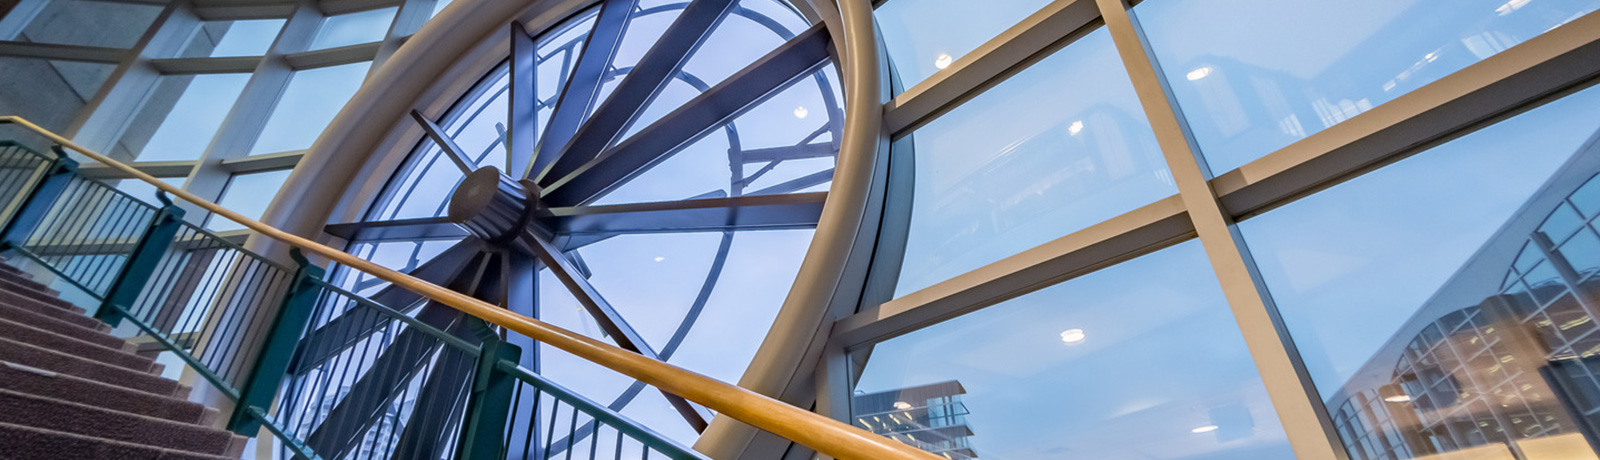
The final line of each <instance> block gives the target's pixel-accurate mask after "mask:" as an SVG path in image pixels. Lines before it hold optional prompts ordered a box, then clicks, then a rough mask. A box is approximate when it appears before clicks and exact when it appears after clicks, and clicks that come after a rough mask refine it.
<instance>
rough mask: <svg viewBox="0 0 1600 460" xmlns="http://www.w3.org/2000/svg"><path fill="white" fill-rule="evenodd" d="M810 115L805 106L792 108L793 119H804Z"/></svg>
mask: <svg viewBox="0 0 1600 460" xmlns="http://www.w3.org/2000/svg"><path fill="white" fill-rule="evenodd" d="M810 114H811V111H810V110H806V106H803V105H802V106H799V107H795V108H794V117H795V118H805V117H806V115H810Z"/></svg>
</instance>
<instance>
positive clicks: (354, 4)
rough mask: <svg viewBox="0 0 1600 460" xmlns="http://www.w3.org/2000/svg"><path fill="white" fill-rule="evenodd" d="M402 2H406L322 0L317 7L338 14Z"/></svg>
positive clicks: (398, 4) (328, 12) (329, 14)
mask: <svg viewBox="0 0 1600 460" xmlns="http://www.w3.org/2000/svg"><path fill="white" fill-rule="evenodd" d="M401 3H405V2H404V1H403V0H322V1H319V2H317V9H320V10H322V14H325V15H328V16H337V15H341V14H349V13H355V12H360V11H367V10H375V9H378V8H384V7H390V6H400V4H401Z"/></svg>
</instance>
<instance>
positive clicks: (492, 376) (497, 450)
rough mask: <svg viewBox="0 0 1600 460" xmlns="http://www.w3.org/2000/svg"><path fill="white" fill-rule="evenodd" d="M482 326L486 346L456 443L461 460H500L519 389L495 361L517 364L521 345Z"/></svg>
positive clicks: (515, 382)
mask: <svg viewBox="0 0 1600 460" xmlns="http://www.w3.org/2000/svg"><path fill="white" fill-rule="evenodd" d="M482 329H483V330H484V331H487V333H480V334H479V335H480V336H483V345H482V348H480V349H479V352H478V370H477V374H476V375H475V376H474V377H473V379H472V397H471V399H470V400H468V403H467V419H466V423H463V424H462V427H461V442H459V443H456V445H457V446H459V447H458V452H457V453H456V457H455V458H457V459H458V460H500V458H501V457H500V455H501V451H502V449H503V448H504V447H505V445H506V442H505V441H506V440H505V437H506V421H507V420H508V419H510V417H511V395H512V393H513V392H514V391H515V390H516V388H517V379H516V378H514V377H512V376H510V375H506V373H504V372H500V370H499V367H498V366H497V365H496V364H497V363H499V362H500V361H509V362H512V363H516V362H517V360H518V358H520V357H521V356H522V348H521V347H518V346H516V345H512V344H510V343H507V342H505V341H504V340H501V339H500V337H499V336H498V335H497V334H495V333H494V331H493V330H492V329H490V328H489V327H487V326H484V327H483V328H482Z"/></svg>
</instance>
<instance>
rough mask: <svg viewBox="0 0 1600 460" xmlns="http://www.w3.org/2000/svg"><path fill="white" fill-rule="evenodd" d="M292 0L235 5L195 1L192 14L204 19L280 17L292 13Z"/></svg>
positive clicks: (235, 19) (212, 1)
mask: <svg viewBox="0 0 1600 460" xmlns="http://www.w3.org/2000/svg"><path fill="white" fill-rule="evenodd" d="M294 8H295V3H294V2H293V1H282V2H270V3H258V4H252V5H236V4H233V3H232V2H226V1H217V0H210V1H204V0H202V1H196V2H195V5H194V15H195V16H197V17H199V18H200V19H201V20H205V21H247V20H252V19H280V18H286V17H289V15H291V14H294Z"/></svg>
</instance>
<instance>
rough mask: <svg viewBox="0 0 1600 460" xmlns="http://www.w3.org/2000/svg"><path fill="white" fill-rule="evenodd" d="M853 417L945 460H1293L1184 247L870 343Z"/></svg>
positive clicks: (1215, 298)
mask: <svg viewBox="0 0 1600 460" xmlns="http://www.w3.org/2000/svg"><path fill="white" fill-rule="evenodd" d="M852 413H853V414H854V415H853V417H852V418H853V420H852V422H853V423H854V424H855V425H856V426H857V427H861V428H865V429H869V430H872V431H873V432H875V433H878V434H882V435H887V436H890V437H892V438H894V439H896V440H900V441H902V442H907V443H908V444H912V445H917V446H920V447H923V448H924V449H928V450H934V451H946V452H949V453H951V454H952V456H951V457H950V458H973V457H976V458H1002V459H1057V458H1085V459H1088V458H1150V459H1224V458H1226V459H1246V460H1253V459H1290V458H1294V456H1293V454H1292V453H1291V452H1290V450H1289V445H1288V442H1287V441H1286V440H1285V437H1284V434H1283V429H1282V427H1281V426H1280V424H1279V423H1278V419H1277V416H1276V414H1275V413H1274V411H1273V408H1272V404H1271V402H1270V401H1268V399H1267V395H1266V389H1265V388H1264V387H1263V386H1262V383H1261V380H1260V377H1259V376H1258V374H1257V373H1256V370H1255V366H1254V364H1253V361H1251V358H1250V354H1249V352H1248V351H1247V350H1246V349H1245V345H1244V340H1243V339H1242V338H1241V336H1240V334H1239V329H1238V326H1237V325H1236V323H1235V322H1234V319H1233V315H1232V312H1231V310H1229V307H1228V303H1227V301H1226V299H1224V298H1223V295H1222V291H1221V288H1220V286H1219V285H1218V283H1217V279H1216V277H1215V276H1213V275H1212V272H1211V268H1210V263H1209V262H1208V260H1207V258H1206V255H1205V252H1204V250H1203V249H1202V248H1201V247H1200V244H1199V243H1197V242H1193V241H1191V242H1187V243H1183V244H1180V245H1178V246H1176V247H1172V248H1168V249H1165V250H1162V251H1158V252H1156V253H1153V254H1150V255H1146V256H1143V257H1140V258H1137V259H1134V260H1130V261H1127V262H1124V263H1122V264H1119V265H1116V266H1113V267H1111V268H1107V269H1104V270H1101V271H1099V272H1096V273H1092V274H1089V275H1086V276H1083V277H1080V278H1077V279H1074V280H1071V281H1067V282H1064V283H1061V284H1058V285H1055V286H1051V287H1048V288H1045V289H1043V290H1040V291H1037V292H1033V293H1031V294H1027V295H1024V296H1022V297H1018V298H1016V299H1012V300H1009V301H1006V302H1004V303H1001V304H999V305H994V306H991V307H988V308H985V309H982V310H979V311H976V312H973V313H969V314H966V315H963V316H960V317H957V318H954V319H951V320H948V321H945V322H943V323H939V324H936V325H933V326H929V327H926V328H923V329H921V330H918V331H916V332H913V333H910V334H907V335H904V336H901V337H897V338H894V339H890V340H888V341H885V342H882V343H879V344H877V345H874V346H873V347H872V349H871V356H870V358H868V359H867V361H866V367H865V368H864V370H863V371H862V372H861V376H860V381H859V383H858V384H857V385H856V388H855V397H854V398H853V404H852ZM930 428H931V429H930ZM969 430H970V431H969Z"/></svg>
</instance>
